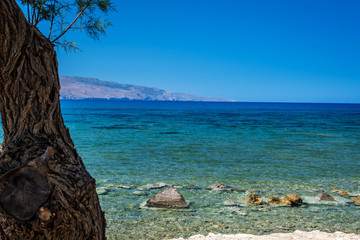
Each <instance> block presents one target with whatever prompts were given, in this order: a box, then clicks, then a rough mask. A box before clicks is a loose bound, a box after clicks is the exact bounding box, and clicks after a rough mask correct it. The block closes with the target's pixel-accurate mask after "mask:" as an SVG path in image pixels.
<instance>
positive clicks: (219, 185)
mask: <svg viewBox="0 0 360 240" xmlns="http://www.w3.org/2000/svg"><path fill="white" fill-rule="evenodd" d="M205 189H207V190H214V191H227V192H244V190H241V189H237V188H233V187H230V186H227V185H225V184H224V183H216V184H213V185H211V186H208V187H206V188H205Z"/></svg>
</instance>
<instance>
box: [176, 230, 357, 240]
mask: <svg viewBox="0 0 360 240" xmlns="http://www.w3.org/2000/svg"><path fill="white" fill-rule="evenodd" d="M295 239H298V240H360V235H358V234H354V233H350V234H347V233H342V232H335V233H326V232H320V231H312V232H303V231H299V230H297V231H295V232H293V233H273V234H270V235H262V236H257V235H252V234H232V235H226V234H213V233H210V234H209V235H207V236H204V235H194V236H192V237H190V238H187V240H295ZM171 240H185V239H184V238H177V239H171Z"/></svg>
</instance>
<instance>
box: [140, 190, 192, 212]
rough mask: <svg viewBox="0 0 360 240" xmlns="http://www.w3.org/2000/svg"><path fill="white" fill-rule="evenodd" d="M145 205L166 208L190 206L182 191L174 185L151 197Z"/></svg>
mask: <svg viewBox="0 0 360 240" xmlns="http://www.w3.org/2000/svg"><path fill="white" fill-rule="evenodd" d="M145 205H146V206H150V207H165V208H186V207H188V206H189V204H188V203H187V202H186V201H185V198H184V197H183V196H182V195H181V193H180V192H179V191H178V190H177V189H176V188H173V187H167V188H165V189H163V190H162V191H161V192H159V193H158V194H156V195H155V196H154V197H152V198H150V199H149V200H148V201H147V202H146V204H145Z"/></svg>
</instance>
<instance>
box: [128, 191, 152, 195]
mask: <svg viewBox="0 0 360 240" xmlns="http://www.w3.org/2000/svg"><path fill="white" fill-rule="evenodd" d="M132 194H133V195H136V196H147V195H149V194H148V193H147V192H145V191H134V192H133V193H132Z"/></svg>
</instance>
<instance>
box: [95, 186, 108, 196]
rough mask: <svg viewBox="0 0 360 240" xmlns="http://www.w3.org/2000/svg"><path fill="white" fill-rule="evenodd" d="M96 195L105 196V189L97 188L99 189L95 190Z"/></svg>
mask: <svg viewBox="0 0 360 240" xmlns="http://www.w3.org/2000/svg"><path fill="white" fill-rule="evenodd" d="M96 193H97V194H98V195H105V194H107V193H108V191H107V189H106V188H104V187H99V188H96Z"/></svg>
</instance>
